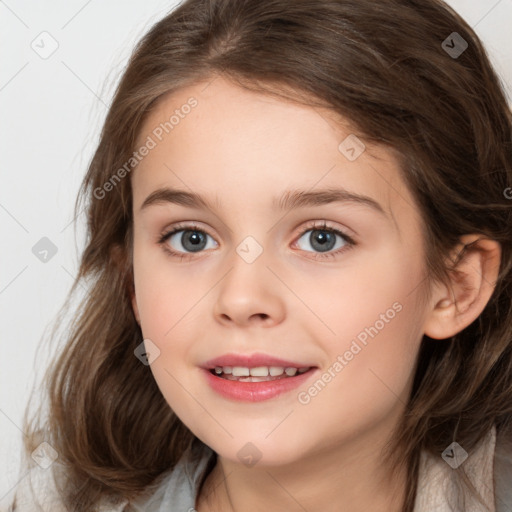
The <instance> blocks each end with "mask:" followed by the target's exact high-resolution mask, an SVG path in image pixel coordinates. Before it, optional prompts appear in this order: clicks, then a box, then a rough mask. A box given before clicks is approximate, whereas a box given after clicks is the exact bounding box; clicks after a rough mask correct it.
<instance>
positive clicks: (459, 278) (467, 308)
mask: <svg viewBox="0 0 512 512" xmlns="http://www.w3.org/2000/svg"><path fill="white" fill-rule="evenodd" d="M454 252H455V259H454V260H453V261H454V268H453V269H452V270H451V271H450V282H449V286H447V285H439V286H438V287H437V288H436V290H435V291H434V293H433V294H432V298H431V310H430V312H429V313H428V317H427V318H426V321H425V325H424V333H425V334H426V335H427V336H428V337H430V338H433V339H446V338H450V337H451V336H454V335H455V334H457V333H459V332H460V331H462V330H463V329H464V328H466V327H467V326H468V325H470V324H471V323H472V322H473V321H474V320H476V319H477V318H478V316H479V315H480V314H481V313H482V311H483V310H484V308H485V306H486V305H487V303H488V302H489V299H490V298H491V295H492V293H493V291H494V288H495V285H496V279H497V277H498V272H499V266H500V260H501V247H500V244H499V243H498V242H496V241H495V240H490V239H486V238H482V235H476V234H475V235H465V236H463V237H461V239H460V244H459V245H458V246H457V248H456V249H455V251H454Z"/></svg>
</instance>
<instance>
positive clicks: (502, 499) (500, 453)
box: [494, 434, 512, 512]
mask: <svg viewBox="0 0 512 512" xmlns="http://www.w3.org/2000/svg"><path fill="white" fill-rule="evenodd" d="M494 487H495V494H496V512H509V511H510V510H512V437H510V435H509V436H506V435H500V434H498V435H497V437H496V449H495V453H494Z"/></svg>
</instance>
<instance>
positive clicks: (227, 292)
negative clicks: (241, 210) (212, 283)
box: [214, 251, 285, 327]
mask: <svg viewBox="0 0 512 512" xmlns="http://www.w3.org/2000/svg"><path fill="white" fill-rule="evenodd" d="M266 263H267V258H266V257H265V251H263V253H262V254H261V255H260V256H259V257H258V258H256V259H255V260H254V261H252V262H250V259H249V260H247V259H244V257H243V255H242V256H240V255H239V254H238V253H237V252H235V251H234V255H233V257H232V258H231V259H230V269H229V270H228V272H227V274H226V275H225V276H224V278H223V279H222V280H221V282H220V283H219V285H218V286H217V287H216V288H217V292H216V293H217V295H216V300H215V305H214V315H215V318H216V320H217V321H218V322H221V323H223V324H225V325H238V326H243V327H248V326H251V325H255V326H256V325H261V326H262V327H271V326H274V325H277V324H279V323H281V322H282V321H283V319H284V317H285V303H284V300H283V296H282V293H283V292H284V289H283V286H282V284H281V283H280V282H279V280H278V279H277V278H276V276H275V275H274V272H272V271H271V270H269V268H268V267H267V264H266Z"/></svg>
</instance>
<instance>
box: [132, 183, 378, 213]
mask: <svg viewBox="0 0 512 512" xmlns="http://www.w3.org/2000/svg"><path fill="white" fill-rule="evenodd" d="M335 202H343V203H354V204H361V205H363V206H366V207H369V208H371V209H373V210H374V211H376V212H378V213H380V214H381V215H384V216H387V214H386V212H385V211H384V208H383V207H382V206H381V205H380V204H379V203H378V202H377V201H375V199H372V198H371V197H368V196H365V195H362V194H356V193H354V192H349V191H348V190H345V189H340V188H326V189H322V190H315V191H305V190H287V191H285V192H284V193H283V194H282V195H281V197H279V198H277V197H274V198H273V200H272V207H273V208H274V210H281V211H283V210H292V209H296V208H303V207H307V206H322V205H326V204H331V203H335ZM165 203H173V204H178V205H182V206H189V207H193V208H204V209H207V210H212V211H213V210H215V205H214V204H213V203H212V202H211V201H210V200H208V199H207V198H204V197H202V196H200V195H199V194H195V193H193V192H187V191H185V190H178V189H173V188H169V187H164V188H159V189H157V190H155V191H154V192H152V193H151V194H149V196H148V197H146V199H145V200H144V202H143V203H142V206H141V207H140V209H141V210H144V209H145V208H147V207H149V206H151V205H156V204H165ZM216 204H217V205H218V204H219V203H218V200H217V203H216Z"/></svg>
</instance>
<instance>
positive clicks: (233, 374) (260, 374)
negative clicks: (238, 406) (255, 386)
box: [214, 366, 310, 382]
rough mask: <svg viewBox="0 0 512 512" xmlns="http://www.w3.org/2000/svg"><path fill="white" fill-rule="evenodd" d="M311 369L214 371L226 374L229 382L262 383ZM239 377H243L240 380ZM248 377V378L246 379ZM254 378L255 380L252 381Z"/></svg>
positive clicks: (221, 368)
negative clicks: (268, 378)
mask: <svg viewBox="0 0 512 512" xmlns="http://www.w3.org/2000/svg"><path fill="white" fill-rule="evenodd" d="M309 369H310V367H309V366H304V367H302V368H294V367H291V366H290V367H288V368H284V367H282V366H270V367H269V366H255V367H254V368H248V367H246V366H216V367H215V369H214V371H215V373H216V374H217V375H221V374H224V377H225V378H228V379H229V380H240V381H242V382H260V381H262V380H266V379H264V377H269V376H270V377H279V376H281V375H283V374H286V376H288V377H293V376H294V375H296V374H297V373H299V374H300V373H304V372H307V371H308V370H309ZM237 377H242V378H240V379H238V378H237ZM244 377H247V378H244ZM252 377H254V380H253V379H252Z"/></svg>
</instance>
